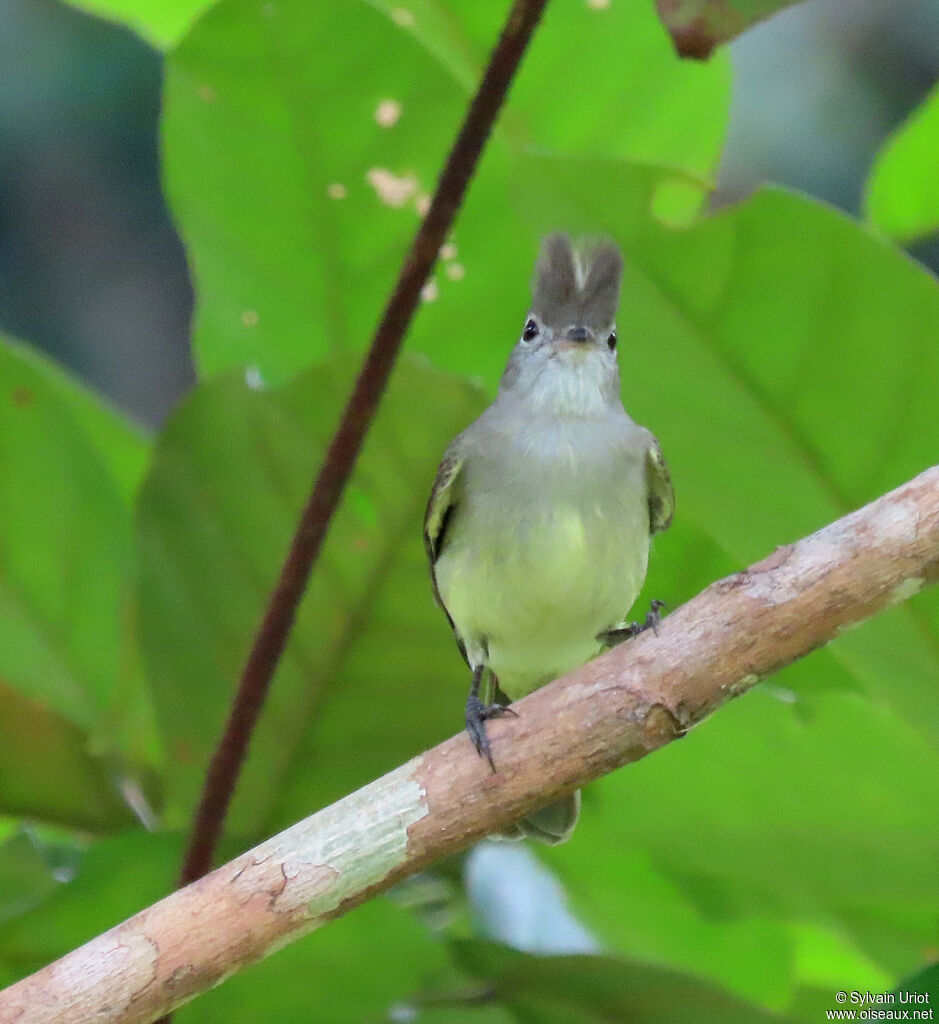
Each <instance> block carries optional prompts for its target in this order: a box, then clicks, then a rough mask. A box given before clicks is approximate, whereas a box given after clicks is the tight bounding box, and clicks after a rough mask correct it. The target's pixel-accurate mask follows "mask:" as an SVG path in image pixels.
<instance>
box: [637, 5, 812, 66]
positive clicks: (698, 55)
mask: <svg viewBox="0 0 939 1024" xmlns="http://www.w3.org/2000/svg"><path fill="white" fill-rule="evenodd" d="M795 2H796V0H655V6H656V8H657V9H658V12H659V16H660V17H661V19H662V21H663V23H664V25H665V27H666V28H667V29H668V31H669V32H670V33H671V36H672V40H673V41H674V43H675V49H676V50H677V51H678V53H680V54H681V55H682V56H683V57H694V58H695V59H697V60H704V59H705V58H707V57H710V56H711V52H712V51H713V50H714V48H715V47H716V46H719V45H720V44H721V43H729V42H730V40H731V39H734V38H735V37H736V36H739V35H740V33H741V32H743V31H744V29H746V28H747V27H748V26H750V25H752V24H754V23H755V22H758V21H763V20H764V18H768V17H769V16H770V15H771V14H775V13H776V11H781V10H783V9H784V8H786V7H791V6H792V5H793V3H795Z"/></svg>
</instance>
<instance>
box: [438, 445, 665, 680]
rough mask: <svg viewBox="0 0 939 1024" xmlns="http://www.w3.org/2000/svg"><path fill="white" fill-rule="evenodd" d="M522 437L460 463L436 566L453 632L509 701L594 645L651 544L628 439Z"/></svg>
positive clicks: (637, 455) (630, 591) (640, 471)
mask: <svg viewBox="0 0 939 1024" xmlns="http://www.w3.org/2000/svg"><path fill="white" fill-rule="evenodd" d="M522 440H523V444H521V445H519V444H516V445H515V447H514V449H508V450H506V449H503V450H502V451H501V453H500V457H498V458H495V459H490V460H485V461H484V460H482V459H481V460H479V461H477V462H476V464H475V465H468V466H467V477H466V481H465V487H464V488H463V490H462V494H461V497H460V499H459V504H458V508H457V513H456V514H455V516H454V522H453V523H452V526H451V529H450V532H449V533H448V539H447V545H446V549H445V550H444V552H443V553H442V555H441V557H440V559H439V560H438V562H437V566H436V572H437V582H438V587H439V590H440V594H441V597H442V599H443V602H444V604H445V605H446V607H447V609H448V611H449V612H450V615H451V617H452V619H453V621H454V623H455V625H456V627H457V629H458V631H459V632H460V634H461V636H463V637H464V638H465V639H466V640H467V641H469V642H470V643H473V642H474V641H479V642H481V643H482V644H484V645H485V648H486V649H487V650H488V653H489V665H490V667H491V668H492V670H493V671H494V672H495V673H496V674H497V675H498V676H499V680H500V684H501V685H502V688H503V690H504V691H505V692H506V693H507V694H508V696H510V697H513V698H514V697H517V696H520V695H521V693H524V692H526V691H527V690H528V689H531V688H532V687H534V686H536V685H539V684H540V683H541V682H543V681H544V680H545V678H550V677H553V676H555V675H558V674H561V673H562V672H565V671H567V670H569V669H570V668H573V667H574V666H576V665H578V664H581V663H582V662H583V661H585V660H587V659H589V658H590V657H591V656H593V654H595V653H596V652H597V650H598V649H599V644H598V643H597V641H596V635H597V634H598V633H599V632H600V631H602V630H604V629H607V628H609V627H610V626H612V625H614V624H616V623H618V622H620V621H622V620H623V618H624V617H625V616H626V614H627V612H628V611H629V608H630V606H631V605H632V603H633V602H634V601H635V599H636V595H637V594H638V592H639V590H640V588H641V587H642V582H643V580H644V578H645V573H646V565H647V560H648V549H649V519H648V506H647V497H646V484H645V475H644V463H643V462H642V457H641V452H639V451H635V452H634V451H633V449H634V448H635V447H636V446H635V445H628V444H616V443H610V439H609V437H608V436H606V435H605V434H599V435H598V433H597V431H596V430H595V429H593V428H590V429H589V431H587V430H578V429H576V428H574V429H570V428H568V429H563V430H562V429H558V430H557V431H556V432H555V436H554V437H551V436H550V435H549V434H548V433H547V432H545V431H540V432H539V436H538V437H537V438H536V439H535V440H532V439H522ZM614 442H615V438H614ZM509 454H511V455H514V456H515V458H507V457H506V456H507V455H509Z"/></svg>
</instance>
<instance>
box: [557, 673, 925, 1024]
mask: <svg viewBox="0 0 939 1024" xmlns="http://www.w3.org/2000/svg"><path fill="white" fill-rule="evenodd" d="M872 749H876V750H877V759H876V764H874V763H871V761H870V756H869V752H870V751H871V750H872ZM860 764H864V765H865V770H864V775H863V781H862V780H860V779H859V777H858V768H857V766H858V765H860ZM937 769H939V763H937V755H936V753H935V751H934V750H932V749H930V748H929V747H928V746H927V745H926V744H925V743H924V742H923V741H922V740H921V739H920V738H918V737H917V736H916V734H915V733H914V732H913V731H912V730H911V729H910V728H909V727H908V726H906V725H904V724H902V723H900V722H898V721H897V720H896V718H895V717H893V716H891V715H890V714H889V712H886V711H885V710H883V709H879V708H876V707H874V706H872V705H871V704H870V703H869V702H867V701H865V700H864V699H863V698H861V697H858V696H856V695H853V694H844V693H829V694H825V695H816V696H815V698H814V699H813V701H812V707H811V710H808V711H804V710H803V709H802V707H801V706H800V704H799V703H798V702H797V703H796V704H795V705H791V704H786V703H783V702H780V701H776V700H774V699H772V698H771V697H770V696H769V695H768V694H766V693H764V692H762V691H761V690H758V691H756V692H755V693H753V694H752V695H749V696H747V697H745V698H743V699H742V700H740V701H738V702H735V703H734V704H732V705H729V706H728V707H725V708H723V709H721V711H720V713H719V714H717V715H715V716H714V717H713V718H712V719H710V720H708V721H707V722H706V723H704V724H703V725H701V726H699V727H698V728H697V729H695V730H694V731H693V732H692V733H691V734H690V735H689V736H688V737H687V738H686V739H685V740H684V741H683V742H681V743H678V744H673V745H672V746H670V747H668V748H667V749H665V750H663V751H660V752H658V753H657V754H656V755H655V756H654V757H650V758H647V759H645V760H643V761H641V762H639V763H638V764H636V765H631V766H630V767H629V768H628V769H625V770H623V771H620V772H616V773H614V774H613V775H611V776H608V777H607V778H605V779H602V780H600V781H599V782H598V783H595V784H594V785H592V786H591V787H590V788H589V789H588V790H587V792H586V794H585V806H584V813H583V815H582V820H581V823H580V825H579V826H578V830H577V835H576V841H573V842H572V843H571V844H570V845H569V846H568V847H566V848H561V849H559V850H558V851H556V853H554V854H553V855H552V857H551V861H552V863H554V864H555V865H556V866H557V867H558V869H559V870H560V871H561V873H562V877H563V878H564V880H565V882H566V884H567V885H568V887H569V890H570V892H571V894H572V896H573V897H574V899H575V902H576V905H577V906H578V908H579V909H580V910H581V911H582V913H583V914H584V915H585V916H586V918H587V920H588V921H589V922H591V923H593V924H594V925H595V926H596V927H598V928H599V929H600V930H601V933H602V934H603V935H605V936H607V937H608V938H609V939H610V940H611V941H614V942H615V943H616V946H617V948H619V949H622V950H624V951H625V952H628V953H632V954H634V955H639V956H645V957H654V958H655V959H657V960H659V961H660V962H663V963H670V964H675V965H678V966H681V967H683V968H685V969H687V970H693V971H695V972H697V973H702V974H705V975H706V976H709V977H712V978H715V979H716V980H720V981H722V982H723V983H724V984H726V985H728V986H730V987H731V988H733V989H734V990H735V991H737V992H739V993H741V994H744V995H747V996H749V997H751V998H757V997H761V998H763V999H765V1000H766V1001H767V1003H768V1005H775V1006H781V1005H785V997H786V995H787V992H788V991H790V990H789V989H788V986H789V984H790V982H795V981H797V980H799V973H800V972H801V971H803V970H805V966H804V964H800V965H798V969H796V968H797V965H796V964H795V962H794V961H793V960H792V959H791V957H792V955H793V954H794V952H795V945H794V937H793V936H792V935H791V933H790V932H789V930H788V929H787V930H786V931H785V932H783V933H780V932H779V923H783V922H785V921H787V920H790V921H798V920H800V919H801V920H804V921H806V922H809V921H813V920H814V921H817V922H822V923H824V924H825V925H826V926H828V927H829V928H831V926H832V925H835V927H834V928H833V929H832V931H833V934H834V935H837V934H839V932H840V933H841V934H842V935H844V936H850V934H851V928H852V914H853V913H855V912H858V911H864V910H866V909H868V908H873V907H878V906H886V907H892V908H893V907H896V908H903V907H907V908H909V909H910V910H915V911H917V912H919V911H922V914H923V916H924V917H925V918H927V919H928V918H929V915H930V914H932V915H933V920H934V919H935V918H934V915H935V914H936V911H937V910H939V884H937V875H936V870H935V865H936V863H939V835H937V833H936V829H935V827H934V823H933V822H932V821H930V820H927V818H926V817H924V815H923V813H922V808H923V807H924V806H931V801H932V800H934V799H939V781H937V780H939V770H937ZM873 822H876V826H873V825H872V823H873ZM584 864H589V865H590V870H589V871H584V870H582V866H583V865H584ZM683 917H684V918H685V919H689V918H690V921H689V920H683V919H682V918H683ZM773 919H776V921H777V922H778V923H777V924H776V926H775V927H776V932H777V939H776V943H777V946H776V949H777V954H776V955H775V956H771V955H770V954H771V951H772V948H773V946H772V938H771V937H772V934H773V931H772V929H773V926H772V921H773ZM761 921H762V924H761ZM839 922H840V924H839ZM760 930H762V932H763V934H764V936H765V938H764V940H763V943H762V945H763V948H762V949H760V948H759V946H758V945H757V943H755V942H754V943H752V944H750V947H749V952H748V951H747V949H746V948H742V947H746V946H747V944H746V943H741V942H740V940H741V939H742V938H743V937H744V936H746V934H747V932H748V931H750V932H755V933H756V934H759V932H760ZM780 934H782V936H783V937H784V939H785V944H786V945H788V946H789V947H790V950H791V952H790V953H789V955H788V956H787V957H785V958H783V957H781V956H780V955H779V953H780V950H779V945H778V943H779V935H780ZM921 941H922V938H921V936H920V935H919V934H918V933H917V930H916V928H915V927H911V928H908V930H907V938H906V940H905V952H904V953H903V954H902V955H903V956H905V957H906V963H907V965H908V966H909V964H911V963H914V962H915V959H911V958H915V957H916V956H917V955H918V950H919V948H920V945H919V943H920V942H921ZM767 942H769V943H770V944H769V945H767ZM830 948H831V949H832V950H833V951H834V952H833V953H832V954H831V955H835V954H837V955H838V956H840V957H841V958H842V959H841V960H839V963H842V962H844V960H843V958H844V955H846V954H845V953H838V947H835V946H831V947H830ZM859 948H863V943H862V944H861V947H858V945H857V944H856V945H855V951H854V953H853V954H850V951H849V955H851V956H853V962H854V969H855V971H856V972H857V973H856V975H855V978H854V979H852V978H848V977H845V978H843V979H842V980H843V982H844V984H848V983H849V982H852V981H853V983H854V984H855V985H856V987H861V988H863V987H865V984H874V985H876V984H877V981H878V980H879V979H880V978H881V977H882V972H879V971H878V969H877V968H876V967H875V966H874V965H873V964H872V963H870V962H865V959H864V957H863V956H862V955H861V954H860V952H859ZM722 954H723V955H722ZM786 959H788V960H789V963H788V965H787V964H786ZM774 961H775V966H774ZM810 962H811V963H812V964H813V965H814V966H813V967H812V970H814V971H815V972H818V971H819V970H820V967H819V964H820V963H824V958H823V957H822V956H821V955H820V954H817V955H816V956H814V957H812V958H811V960H810ZM885 966H888V967H892V964H890V965H885ZM891 973H892V972H891ZM807 980H817V978H815V979H807ZM780 986H781V987H780Z"/></svg>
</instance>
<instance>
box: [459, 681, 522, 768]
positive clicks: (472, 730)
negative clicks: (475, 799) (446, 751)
mask: <svg viewBox="0 0 939 1024" xmlns="http://www.w3.org/2000/svg"><path fill="white" fill-rule="evenodd" d="M501 715H514V716H515V717H516V718H518V714H517V713H516V712H515V711H513V710H512V709H511V708H510V707H507V706H506V705H505V704H484V703H483V702H482V701H481V700H480V699H479V698H478V697H476V696H473V695H470V697H469V699H468V700H467V701H466V731H467V732H468V733H469V737H470V739H471V740H472V742H473V746H474V747H475V748H476V753H477V754H479V756H480V757H484V758H485V759H486V760H487V761H488V762H489V767H490V768H491V769H492V770H493V771H495V770H496V766H495V763H494V762H493V760H492V748H491V747H490V746H489V737H488V736H487V735H486V721H487V720H488V719H490V718H499V717H500V716H501Z"/></svg>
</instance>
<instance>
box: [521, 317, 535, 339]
mask: <svg viewBox="0 0 939 1024" xmlns="http://www.w3.org/2000/svg"><path fill="white" fill-rule="evenodd" d="M537 337H538V325H537V324H536V323H535V321H534V320H529V321H528V323H527V324H525V330H524V331H522V338H523V339H524V340H525V341H531V340H532V338H537Z"/></svg>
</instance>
